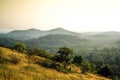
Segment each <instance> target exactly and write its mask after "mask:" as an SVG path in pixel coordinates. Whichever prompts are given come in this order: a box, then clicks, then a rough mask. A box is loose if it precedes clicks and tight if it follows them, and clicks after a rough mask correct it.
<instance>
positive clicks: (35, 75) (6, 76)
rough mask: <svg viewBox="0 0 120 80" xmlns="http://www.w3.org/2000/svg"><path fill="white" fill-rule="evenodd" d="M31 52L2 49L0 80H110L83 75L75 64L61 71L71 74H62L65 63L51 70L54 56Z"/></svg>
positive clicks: (59, 63)
mask: <svg viewBox="0 0 120 80" xmlns="http://www.w3.org/2000/svg"><path fill="white" fill-rule="evenodd" d="M30 52H31V51H29V54H28V53H19V52H17V51H15V50H11V49H7V48H3V47H0V57H1V58H0V59H1V60H0V80H108V79H106V78H103V77H100V76H96V75H93V74H90V73H85V74H81V70H80V68H79V67H78V66H76V65H74V64H67V65H68V66H67V67H68V68H67V67H66V69H65V68H63V70H61V71H64V70H68V69H70V68H71V70H70V72H69V73H64V72H61V71H60V70H59V69H60V68H59V66H60V65H63V64H64V62H62V63H61V62H57V63H56V64H58V65H59V66H58V69H57V68H56V69H55V68H50V66H49V65H51V63H50V62H51V61H53V60H52V59H51V57H53V56H50V55H47V53H46V54H45V55H46V56H42V53H43V52H44V51H43V52H42V50H41V55H38V54H37V51H36V53H35V54H31V53H30ZM44 53H45V52H44ZM40 56H42V57H40ZM63 61H64V60H63ZM53 62H54V61H53ZM45 66H46V67H45ZM48 67H49V68H48ZM63 67H64V65H63ZM69 67H70V68H69ZM65 72H66V71H65Z"/></svg>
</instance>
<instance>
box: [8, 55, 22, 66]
mask: <svg viewBox="0 0 120 80" xmlns="http://www.w3.org/2000/svg"><path fill="white" fill-rule="evenodd" d="M20 61H21V59H20V58H19V57H18V56H16V55H13V54H12V55H11V60H10V62H11V63H13V64H18V63H20Z"/></svg>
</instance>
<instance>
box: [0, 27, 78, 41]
mask: <svg viewBox="0 0 120 80" xmlns="http://www.w3.org/2000/svg"><path fill="white" fill-rule="evenodd" d="M49 34H67V35H78V36H80V34H79V33H75V32H71V31H68V30H65V29H63V28H56V29H53V30H48V31H41V30H37V29H28V30H14V31H11V32H9V33H6V34H2V35H0V36H2V37H5V38H13V39H17V40H28V39H33V38H38V37H41V36H45V35H49Z"/></svg>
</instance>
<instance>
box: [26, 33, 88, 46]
mask: <svg viewBox="0 0 120 80" xmlns="http://www.w3.org/2000/svg"><path fill="white" fill-rule="evenodd" d="M86 41H87V40H85V39H81V38H79V37H77V36H72V35H63V34H51V35H47V36H43V37H40V38H36V39H31V40H26V41H25V43H26V44H27V45H32V46H52V47H53V46H54V47H61V46H76V45H81V44H82V43H83V42H86Z"/></svg>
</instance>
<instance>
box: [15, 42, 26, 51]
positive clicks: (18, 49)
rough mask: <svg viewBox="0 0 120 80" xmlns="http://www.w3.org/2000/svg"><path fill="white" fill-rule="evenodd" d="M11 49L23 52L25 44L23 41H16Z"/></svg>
mask: <svg viewBox="0 0 120 80" xmlns="http://www.w3.org/2000/svg"><path fill="white" fill-rule="evenodd" d="M13 49H15V50H16V51H19V52H21V53H23V52H25V50H26V46H25V44H23V43H16V44H15V46H13Z"/></svg>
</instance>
